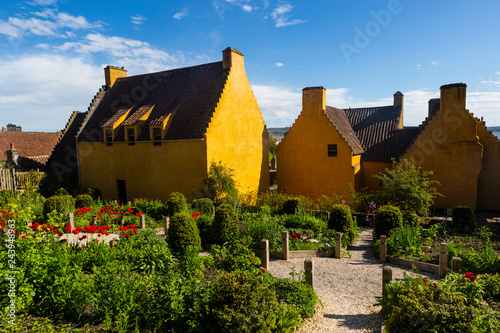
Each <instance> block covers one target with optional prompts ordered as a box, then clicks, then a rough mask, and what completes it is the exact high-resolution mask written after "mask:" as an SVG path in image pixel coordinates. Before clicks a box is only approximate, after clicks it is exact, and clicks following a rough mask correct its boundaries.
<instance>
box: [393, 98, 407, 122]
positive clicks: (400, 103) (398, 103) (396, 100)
mask: <svg viewBox="0 0 500 333" xmlns="http://www.w3.org/2000/svg"><path fill="white" fill-rule="evenodd" d="M404 97H405V95H403V94H402V93H401V91H396V93H395V94H394V102H393V106H394V107H400V112H401V113H400V114H401V115H400V117H399V124H398V128H403V107H404V104H403V102H404Z"/></svg>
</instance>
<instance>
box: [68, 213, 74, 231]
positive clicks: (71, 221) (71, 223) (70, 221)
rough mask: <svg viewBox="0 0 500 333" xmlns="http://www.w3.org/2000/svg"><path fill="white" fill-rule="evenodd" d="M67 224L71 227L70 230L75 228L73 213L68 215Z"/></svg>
mask: <svg viewBox="0 0 500 333" xmlns="http://www.w3.org/2000/svg"><path fill="white" fill-rule="evenodd" d="M68 224H69V225H70V226H71V230H73V228H74V227H75V218H74V217H73V213H68Z"/></svg>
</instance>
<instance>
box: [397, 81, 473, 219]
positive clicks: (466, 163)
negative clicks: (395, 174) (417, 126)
mask: <svg viewBox="0 0 500 333" xmlns="http://www.w3.org/2000/svg"><path fill="white" fill-rule="evenodd" d="M465 90H466V86H465V85H464V84H458V85H448V86H443V87H441V102H440V110H439V111H438V112H437V113H436V114H435V115H434V117H432V118H431V120H430V121H429V122H428V124H427V126H426V127H425V129H424V130H423V132H422V133H421V134H420V135H419V136H418V138H417V140H416V142H415V143H414V144H413V145H412V146H411V147H410V148H409V149H408V151H407V152H406V153H405V154H404V156H403V158H405V159H409V158H413V159H415V162H416V164H417V165H419V166H421V167H422V168H423V169H424V170H431V171H433V172H434V174H433V175H432V177H431V178H432V179H434V180H437V181H439V182H440V183H441V185H438V186H437V187H436V188H437V190H438V192H439V193H441V194H442V195H444V197H438V198H436V202H435V207H437V208H452V207H455V206H458V205H467V206H469V207H472V208H474V209H475V208H476V201H477V184H478V176H479V172H480V171H481V163H482V162H481V157H482V151H483V148H482V145H481V144H480V143H479V139H478V137H477V136H476V121H475V120H474V118H473V117H472V115H471V114H470V113H469V112H468V111H467V110H466V109H465V93H466V91H465Z"/></svg>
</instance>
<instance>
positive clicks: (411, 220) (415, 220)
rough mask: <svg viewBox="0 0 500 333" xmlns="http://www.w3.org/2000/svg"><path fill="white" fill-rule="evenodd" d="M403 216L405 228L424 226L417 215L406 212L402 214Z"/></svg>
mask: <svg viewBox="0 0 500 333" xmlns="http://www.w3.org/2000/svg"><path fill="white" fill-rule="evenodd" d="M401 214H402V216H403V225H404V226H405V227H416V226H419V225H421V224H422V221H421V220H420V217H418V215H417V214H415V213H412V212H410V211H407V210H405V211H403V212H401Z"/></svg>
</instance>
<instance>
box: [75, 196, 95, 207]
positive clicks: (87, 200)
mask: <svg viewBox="0 0 500 333" xmlns="http://www.w3.org/2000/svg"><path fill="white" fill-rule="evenodd" d="M91 205H92V197H91V196H90V195H89V194H82V195H79V196H77V197H76V198H75V208H76V209H78V208H82V207H90V206H91Z"/></svg>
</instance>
